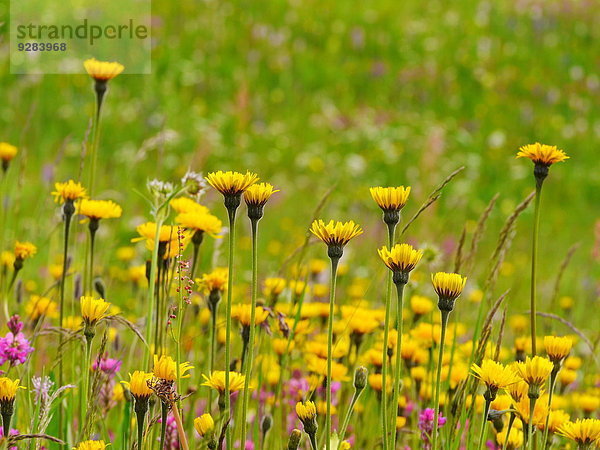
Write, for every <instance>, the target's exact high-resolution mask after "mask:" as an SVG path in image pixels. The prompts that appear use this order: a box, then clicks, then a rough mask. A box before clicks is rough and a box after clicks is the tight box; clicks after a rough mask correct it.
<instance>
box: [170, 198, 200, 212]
mask: <svg viewBox="0 0 600 450" xmlns="http://www.w3.org/2000/svg"><path fill="white" fill-rule="evenodd" d="M169 205H170V206H171V208H173V209H174V210H175V211H176V212H177V213H178V214H183V213H190V212H197V213H208V208H207V207H206V206H204V205H201V204H200V203H197V202H195V201H194V200H192V199H191V198H189V197H177V198H174V199H173V200H171V201H170V202H169Z"/></svg>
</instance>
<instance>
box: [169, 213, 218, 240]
mask: <svg viewBox="0 0 600 450" xmlns="http://www.w3.org/2000/svg"><path fill="white" fill-rule="evenodd" d="M175 222H177V223H178V224H179V225H181V226H182V227H184V228H186V229H188V230H193V231H202V232H204V233H207V234H208V235H210V236H212V237H220V236H219V233H220V232H221V228H222V227H223V224H222V223H221V221H220V220H219V218H218V217H216V216H213V215H212V214H209V213H207V212H198V211H191V212H185V213H181V214H179V215H177V217H175Z"/></svg>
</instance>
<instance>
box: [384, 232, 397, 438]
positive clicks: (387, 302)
mask: <svg viewBox="0 0 600 450" xmlns="http://www.w3.org/2000/svg"><path fill="white" fill-rule="evenodd" d="M395 232H396V225H395V224H388V246H389V247H390V248H391V247H392V245H394V234H395ZM391 303H392V272H391V271H388V277H387V285H386V289H385V323H384V327H383V357H382V358H383V360H382V366H381V392H382V394H383V395H382V396H381V426H382V431H383V450H387V448H388V445H389V443H388V438H389V437H388V433H389V430H388V427H389V424H388V420H389V419H388V416H387V414H388V411H387V410H388V402H387V375H388V354H387V350H388V339H389V335H390V322H391V317H390V315H391ZM393 426H394V428H395V424H394V425H393Z"/></svg>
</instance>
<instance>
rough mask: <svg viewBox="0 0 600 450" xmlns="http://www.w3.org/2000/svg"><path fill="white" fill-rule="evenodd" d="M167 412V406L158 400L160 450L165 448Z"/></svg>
mask: <svg viewBox="0 0 600 450" xmlns="http://www.w3.org/2000/svg"><path fill="white" fill-rule="evenodd" d="M168 414H169V406H168V405H167V404H166V403H165V402H163V401H161V402H160V420H161V422H160V450H164V449H165V438H166V435H167V416H168Z"/></svg>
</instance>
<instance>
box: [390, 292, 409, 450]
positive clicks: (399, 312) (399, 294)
mask: <svg viewBox="0 0 600 450" xmlns="http://www.w3.org/2000/svg"><path fill="white" fill-rule="evenodd" d="M404 286H406V284H405V283H397V284H396V292H397V297H398V302H397V311H396V334H397V336H396V367H395V368H394V397H393V400H392V412H393V414H392V440H391V442H392V446H393V447H395V445H396V416H397V415H398V398H399V397H400V380H401V377H400V372H401V370H402V357H401V356H402V355H401V353H400V352H401V350H402V332H403V311H402V309H403V307H404V300H403V299H404Z"/></svg>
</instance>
